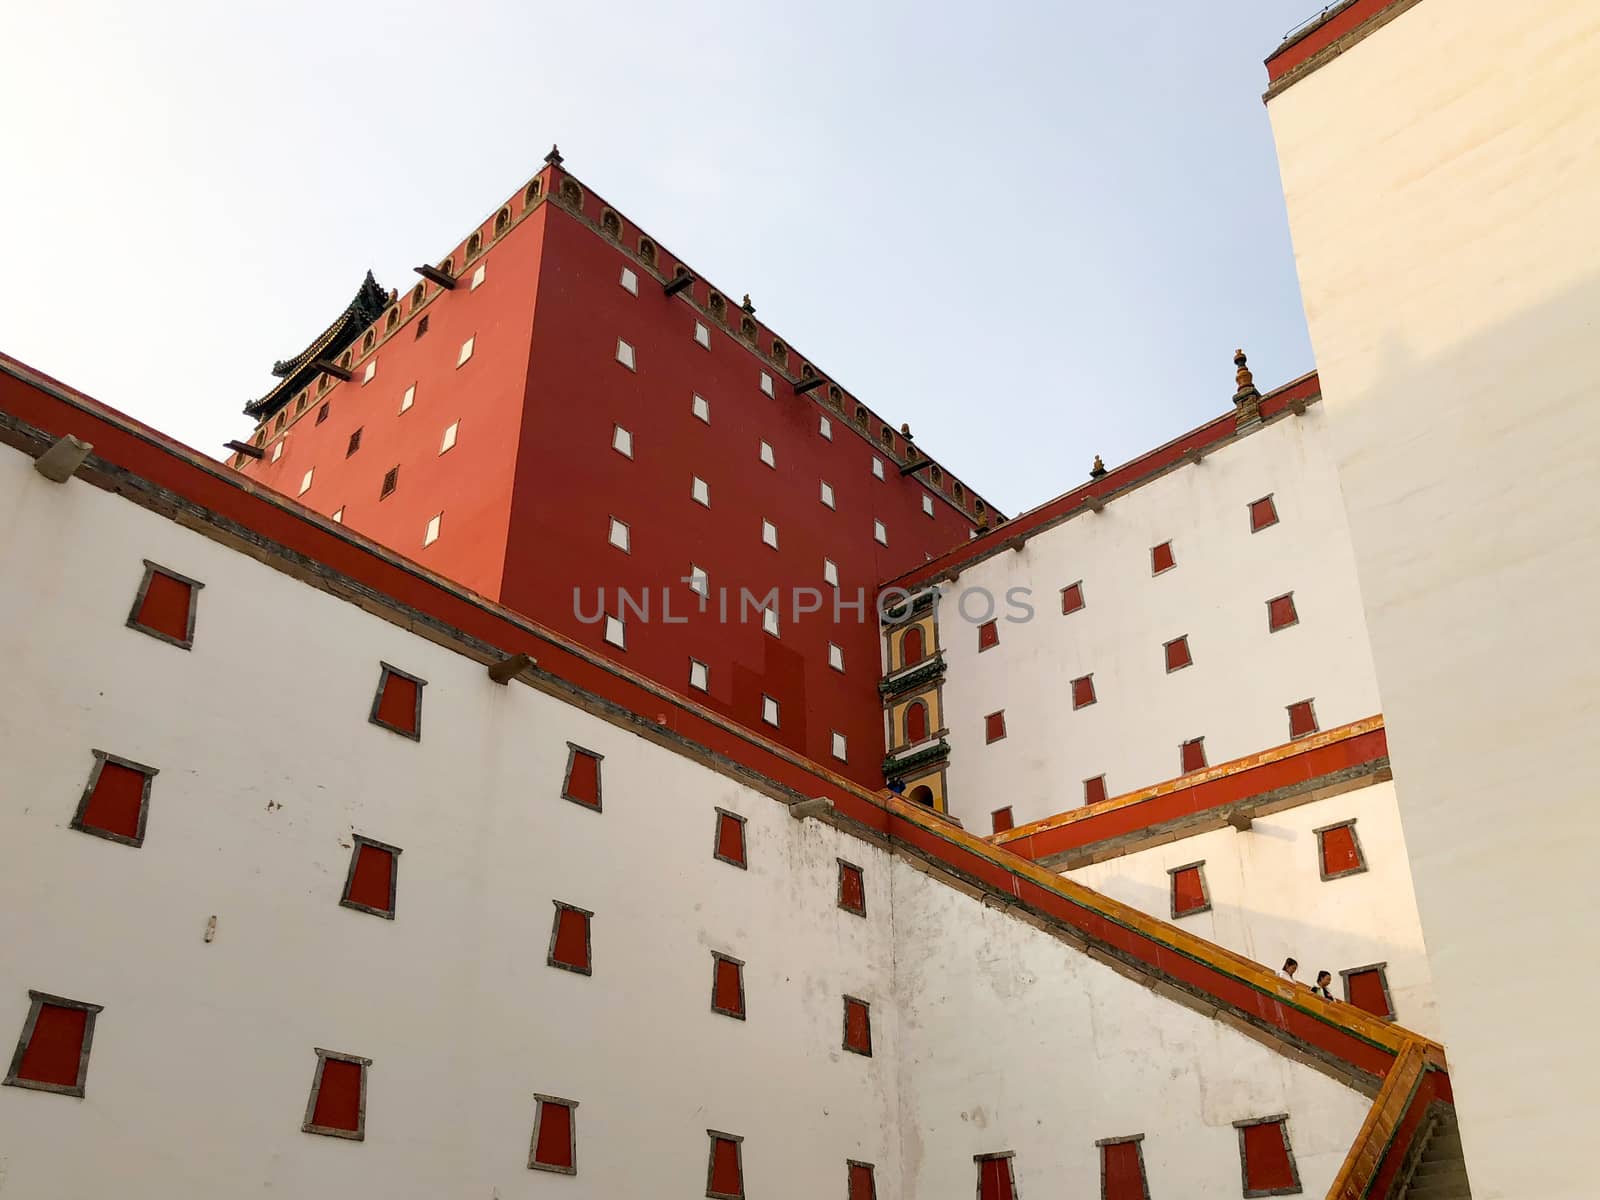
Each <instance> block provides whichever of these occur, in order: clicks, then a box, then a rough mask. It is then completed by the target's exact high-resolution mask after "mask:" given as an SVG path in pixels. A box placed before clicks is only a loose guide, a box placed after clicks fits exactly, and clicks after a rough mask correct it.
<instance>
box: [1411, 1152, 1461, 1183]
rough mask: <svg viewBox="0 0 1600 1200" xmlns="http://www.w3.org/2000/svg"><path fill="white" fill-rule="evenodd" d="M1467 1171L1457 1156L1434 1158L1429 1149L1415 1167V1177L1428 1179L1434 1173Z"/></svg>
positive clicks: (1446, 1173)
mask: <svg viewBox="0 0 1600 1200" xmlns="http://www.w3.org/2000/svg"><path fill="white" fill-rule="evenodd" d="M1466 1173H1467V1164H1466V1163H1465V1162H1464V1161H1463V1160H1461V1159H1459V1158H1434V1157H1433V1152H1432V1151H1431V1150H1430V1151H1429V1152H1428V1154H1427V1155H1426V1156H1425V1157H1424V1158H1423V1160H1422V1162H1421V1164H1420V1165H1418V1167H1417V1173H1416V1178H1418V1179H1429V1178H1432V1177H1433V1176H1435V1175H1462V1176H1465V1175H1466Z"/></svg>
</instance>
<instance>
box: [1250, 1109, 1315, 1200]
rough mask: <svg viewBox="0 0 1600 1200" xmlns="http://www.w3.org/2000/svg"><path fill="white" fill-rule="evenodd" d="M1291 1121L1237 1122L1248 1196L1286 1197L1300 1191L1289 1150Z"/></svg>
mask: <svg viewBox="0 0 1600 1200" xmlns="http://www.w3.org/2000/svg"><path fill="white" fill-rule="evenodd" d="M1288 1120H1289V1118H1288V1117H1285V1116H1277V1117H1262V1118H1259V1119H1257V1120H1253V1121H1235V1122H1234V1127H1235V1128H1237V1129H1238V1130H1239V1162H1240V1166H1241V1170H1242V1172H1243V1175H1244V1194H1245V1195H1246V1196H1284V1195H1289V1194H1292V1193H1295V1192H1298V1191H1299V1190H1300V1173H1299V1172H1298V1171H1297V1170H1296V1169H1295V1165H1294V1152H1293V1151H1292V1150H1291V1149H1290V1148H1289V1126H1288Z"/></svg>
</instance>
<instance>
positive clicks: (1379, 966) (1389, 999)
mask: <svg viewBox="0 0 1600 1200" xmlns="http://www.w3.org/2000/svg"><path fill="white" fill-rule="evenodd" d="M1368 971H1376V972H1377V973H1378V985H1379V986H1380V987H1382V988H1383V1002H1384V1004H1385V1005H1387V1006H1388V1008H1389V1015H1388V1016H1386V1017H1385V1016H1381V1015H1380V1014H1378V1013H1375V1012H1368V1010H1367V1009H1364V1008H1363V1009H1361V1011H1362V1012H1364V1013H1368V1015H1369V1016H1373V1017H1377V1018H1378V1020H1380V1021H1389V1022H1391V1023H1392V1022H1394V1021H1396V1020H1398V1019H1399V1018H1398V1016H1397V1014H1396V1013H1395V1010H1394V993H1393V992H1391V991H1390V990H1389V963H1388V961H1387V960H1385V961H1384V962H1375V963H1367V964H1366V965H1365V966H1361V967H1346V968H1345V969H1344V970H1342V971H1340V972H1339V979H1340V981H1341V982H1342V983H1343V985H1344V1002H1345V1003H1346V1004H1352V1005H1354V1004H1355V1001H1354V1000H1352V999H1351V998H1350V976H1352V975H1364V974H1366V973H1367V972H1368ZM1356 1007H1358V1008H1359V1007H1360V1006H1359V1005H1356Z"/></svg>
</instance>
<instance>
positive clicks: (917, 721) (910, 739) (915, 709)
mask: <svg viewBox="0 0 1600 1200" xmlns="http://www.w3.org/2000/svg"><path fill="white" fill-rule="evenodd" d="M927 736H928V706H927V705H926V704H924V703H923V702H922V701H921V700H913V701H912V702H911V703H910V704H908V705H906V745H908V746H914V745H916V744H917V743H918V742H920V741H922V740H923V739H924V738H926V737H927Z"/></svg>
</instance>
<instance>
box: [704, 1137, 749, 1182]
mask: <svg viewBox="0 0 1600 1200" xmlns="http://www.w3.org/2000/svg"><path fill="white" fill-rule="evenodd" d="M706 1133H707V1135H708V1136H709V1137H710V1141H709V1142H708V1143H707V1147H706V1196H707V1197H708V1200H744V1136H743V1135H742V1134H737V1133H724V1132H722V1130H720V1129H708V1130H706ZM719 1140H721V1141H724V1142H731V1143H732V1144H733V1165H734V1170H735V1171H736V1172H737V1173H738V1175H739V1190H738V1191H737V1192H717V1191H713V1190H712V1187H711V1185H712V1182H713V1177H714V1172H715V1171H716V1166H717V1142H718V1141H719Z"/></svg>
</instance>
